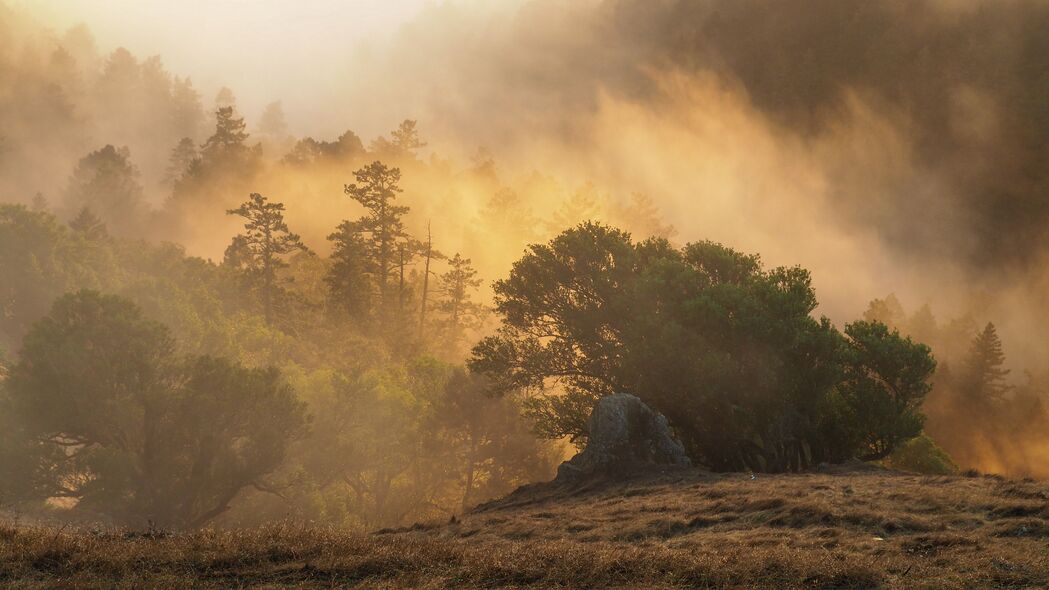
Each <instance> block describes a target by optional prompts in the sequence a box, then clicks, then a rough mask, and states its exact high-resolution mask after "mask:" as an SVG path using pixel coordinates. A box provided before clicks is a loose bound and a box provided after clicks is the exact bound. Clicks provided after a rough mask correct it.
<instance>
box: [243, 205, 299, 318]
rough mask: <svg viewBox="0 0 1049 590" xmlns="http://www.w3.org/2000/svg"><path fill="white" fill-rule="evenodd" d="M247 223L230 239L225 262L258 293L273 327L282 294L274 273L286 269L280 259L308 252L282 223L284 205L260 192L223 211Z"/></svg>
mask: <svg viewBox="0 0 1049 590" xmlns="http://www.w3.org/2000/svg"><path fill="white" fill-rule="evenodd" d="M226 213H227V214H229V215H238V216H240V217H243V218H244V219H246V220H247V223H245V224H244V229H245V230H247V231H246V233H243V234H240V235H238V236H236V237H234V238H233V242H232V244H230V247H229V248H227V250H226V259H225V263H226V264H228V265H229V266H232V267H234V268H240V269H242V270H243V271H244V273H245V276H246V277H247V278H248V279H249V284H250V285H251V286H252V287H254V288H255V289H257V290H258V291H259V292H260V296H261V299H262V309H263V314H264V315H265V317H266V323H268V324H272V323H273V317H274V313H275V311H276V308H277V307H278V305H279V301H280V299H281V298H282V296H283V295H284V294H285V291H284V289H283V288H282V287H281V285H280V281H279V280H278V277H277V271H278V270H279V269H281V268H283V267H286V266H288V263H287V262H285V261H284V259H283V257H284V256H286V255H288V254H291V253H292V252H295V251H304V252H306V251H308V249H307V248H306V246H305V245H304V244H303V243H302V240H300V239H299V236H298V235H297V234H293V233H291V231H289V230H288V224H287V223H285V222H284V204H283V203H270V202H269V201H268V200H267V199H266V197H264V196H262V195H260V194H259V193H252V194H251V197H250V198H249V199H248V200H247V201H246V202H244V203H243V204H242V205H241V206H240V207H238V208H236V209H230V210H229V211H227V212H226Z"/></svg>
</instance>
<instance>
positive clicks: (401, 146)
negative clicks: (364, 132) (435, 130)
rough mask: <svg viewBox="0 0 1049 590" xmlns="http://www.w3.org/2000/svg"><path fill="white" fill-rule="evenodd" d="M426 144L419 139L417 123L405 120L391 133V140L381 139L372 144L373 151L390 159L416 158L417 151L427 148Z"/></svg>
mask: <svg viewBox="0 0 1049 590" xmlns="http://www.w3.org/2000/svg"><path fill="white" fill-rule="evenodd" d="M425 146H426V142H424V141H422V140H421V139H420V138H419V130H418V129H417V128H416V121H414V120H412V119H405V120H404V121H401V124H400V125H398V126H397V129H394V130H393V132H391V133H390V139H386V138H385V137H379V138H378V139H376V140H375V141H373V142H372V143H371V146H370V147H371V151H372V152H374V153H376V154H378V155H380V156H384V157H389V158H394V159H397V158H408V157H414V156H415V150H417V149H419V148H422V147H425Z"/></svg>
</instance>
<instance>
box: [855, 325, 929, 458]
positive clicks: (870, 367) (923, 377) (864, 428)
mask: <svg viewBox="0 0 1049 590" xmlns="http://www.w3.org/2000/svg"><path fill="white" fill-rule="evenodd" d="M845 334H846V336H848V338H849V344H850V346H849V348H848V351H847V353H846V354H847V356H846V361H845V363H844V365H843V366H844V377H843V379H842V383H841V384H840V385H839V387H838V390H839V394H840V395H841V396H842V397H843V398H844V400H845V403H846V405H847V406H848V408H849V412H850V418H851V419H850V420H849V423H850V424H851V425H854V426H855V427H856V428H857V431H856V433H855V435H856V437H857V441H856V445H857V448H858V449H859V450H860V453H859V455H858V458H859V459H861V460H863V461H874V460H878V459H884V458H885V457H888V456H889V455H890V454H891V453H892V452H893V451H894V450H895V449H897V448H898V447H900V445H902V444H903V443H905V442H907V441H908V440H910V439H912V438H914V437H916V436H918V435H919V434H921V432H922V425H923V424H924V421H925V417H924V416H923V415H922V413H921V403H922V401H923V400H924V399H925V396H926V394H928V393H929V390H930V389H931V388H932V386H931V385H930V384H929V379H930V378H931V377H932V374H933V372H934V371H935V370H936V362H935V361H934V360H933V358H932V354H931V351H930V350H929V347H927V346H925V345H924V344H916V343H914V342H912V341H911V340H910V339H909V338H904V337H902V336H900V334H899V332H897V331H896V330H892V331H891V332H890V331H889V328H888V327H887V326H885V324H882V323H878V322H866V321H861V322H854V323H852V324H849V325H847V326H846V327H845Z"/></svg>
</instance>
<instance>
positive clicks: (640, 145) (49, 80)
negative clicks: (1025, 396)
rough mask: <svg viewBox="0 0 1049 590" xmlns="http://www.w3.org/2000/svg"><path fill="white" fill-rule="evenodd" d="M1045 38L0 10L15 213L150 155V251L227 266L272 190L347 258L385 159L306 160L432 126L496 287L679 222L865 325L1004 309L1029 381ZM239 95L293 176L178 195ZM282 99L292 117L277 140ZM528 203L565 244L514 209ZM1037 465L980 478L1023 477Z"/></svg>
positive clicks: (332, 14) (318, 1)
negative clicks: (181, 174) (312, 150)
mask: <svg viewBox="0 0 1049 590" xmlns="http://www.w3.org/2000/svg"><path fill="white" fill-rule="evenodd" d="M1047 27H1049V3H1046V2H1041V1H1037V0H1004V1H1000V2H993V3H992V2H987V1H984V0H885V1H882V2H877V3H874V2H866V1H862V0H817V1H816V2H812V3H809V4H806V5H805V6H804V7H803V8H801V7H799V6H798V5H797V4H791V3H783V2H777V1H774V0H738V1H732V2H729V1H724V0H696V1H685V0H583V1H570V0H506V1H503V2H483V1H480V0H460V1H447V2H438V1H434V0H429V1H427V0H401V1H396V2H391V1H380V0H359V1H349V2H347V1H338V0H297V1H293V0H211V1H209V0H189V1H185V2H178V3H175V2H168V1H164V0H35V1H31V2H29V1H27V2H21V3H20V2H17V1H16V2H7V5H6V7H5V6H4V4H3V2H2V0H0V32H2V31H4V30H6V31H8V32H10V33H11V34H10V35H8V36H7V38H6V39H2V38H0V76H3V77H0V90H2V93H0V108H3V109H4V110H3V111H0V136H2V137H3V138H4V143H3V144H0V150H2V151H0V157H2V158H3V159H2V160H0V170H2V172H3V179H2V180H0V200H3V201H15V202H21V203H30V202H31V200H32V199H33V197H34V195H36V194H38V193H39V194H41V195H42V196H43V197H45V198H46V199H47V200H48V201H49V202H50V203H51V204H52V205H53V207H52V208H53V209H54V210H55V211H56V212H57V213H59V214H60V217H61V216H65V218H68V217H70V216H71V213H72V211H62V210H61V208H60V207H59V204H60V203H61V202H62V200H63V199H64V198H67V197H64V196H63V195H65V194H66V193H68V192H69V191H68V189H67V185H68V184H69V177H70V175H71V174H72V171H73V169H74V166H76V164H77V161H78V160H79V159H80V158H82V157H83V156H84V155H85V154H87V153H89V152H91V151H93V150H97V149H99V148H101V147H102V146H103V145H106V144H113V145H116V146H125V145H126V146H127V147H128V148H129V150H130V159H131V161H132V162H133V163H134V165H135V166H136V167H137V168H138V169H139V170H140V171H141V184H142V188H143V191H144V200H145V201H146V202H147V203H148V204H149V207H150V209H151V212H152V213H151V217H149V221H148V222H142V223H141V224H140V226H139V227H137V228H136V231H129V232H128V233H129V235H135V236H136V237H147V238H149V239H151V240H153V241H159V240H170V241H173V242H177V243H180V244H183V245H185V247H186V249H187V251H188V252H189V253H190V254H193V255H199V256H203V257H206V258H211V259H214V260H220V259H221V258H222V256H223V252H224V249H225V248H226V246H227V245H228V244H229V242H230V238H231V237H232V236H233V234H234V233H235V232H236V231H237V230H238V228H239V224H238V222H236V221H234V220H231V219H229V218H228V216H226V215H225V214H224V212H225V210H226V209H228V208H231V207H234V206H236V205H237V204H239V203H240V202H241V201H243V200H244V198H245V197H246V192H247V191H248V190H250V191H252V192H261V193H263V194H267V195H271V197H272V198H274V199H277V200H280V201H282V202H284V203H285V204H286V205H287V208H288V212H287V215H288V220H289V224H290V225H291V226H292V227H293V228H294V229H295V230H296V231H297V232H299V233H300V234H301V235H302V237H303V240H304V242H305V243H306V244H307V245H308V246H309V247H310V248H312V249H313V250H314V251H316V252H318V253H320V254H322V255H326V254H327V253H328V251H329V248H330V246H329V244H328V242H327V241H326V238H327V236H328V234H329V233H330V232H331V231H332V228H333V227H334V226H336V225H337V223H338V221H339V220H341V219H344V218H349V217H351V216H353V215H354V214H355V213H356V211H357V209H356V206H355V205H353V204H352V203H350V202H349V201H348V200H347V199H346V197H345V195H344V194H343V185H344V184H345V183H349V182H352V180H353V179H352V172H353V170H354V169H355V168H356V167H357V166H359V165H361V164H363V163H365V161H366V160H369V159H370V156H369V155H367V154H361V153H358V154H355V155H351V156H345V158H344V159H341V160H337V161H330V162H327V163H322V164H317V165H313V166H311V167H305V168H304V167H298V168H297V167H295V166H292V165H289V164H288V163H287V160H286V159H285V160H284V161H282V158H284V157H285V155H286V154H288V153H289V152H291V151H292V150H293V148H294V146H295V145H296V141H297V140H301V139H303V138H305V137H312V138H314V139H317V140H320V141H328V142H334V141H335V140H336V138H338V137H340V136H341V135H342V134H343V133H344V132H345V131H347V130H351V131H353V132H354V133H356V135H357V136H359V137H360V139H361V140H362V141H363V144H362V145H364V146H369V145H370V144H369V142H370V141H371V140H373V139H375V138H377V137H379V136H380V135H387V134H389V133H390V131H391V130H392V129H395V128H396V127H397V125H398V124H399V123H400V122H401V121H402V120H404V119H411V120H415V121H417V122H418V128H419V129H420V133H421V138H422V140H423V141H424V142H426V145H425V146H424V147H422V148H420V149H418V150H417V151H416V152H415V153H414V154H413V155H412V157H411V158H406V161H405V162H404V163H403V165H402V168H403V170H404V175H405V176H404V188H405V193H404V202H405V203H406V204H408V205H410V206H411V207H412V213H411V216H410V218H409V219H408V220H407V221H406V224H407V225H408V227H409V229H410V230H411V232H412V233H413V234H414V235H416V236H421V235H424V234H425V232H426V231H427V228H428V227H431V226H432V228H433V230H434V232H435V234H434V235H435V240H436V243H437V244H438V245H439V247H440V248H441V249H442V250H443V251H444V252H445V253H448V254H450V253H454V252H456V251H460V252H463V253H464V255H467V256H470V257H472V258H473V260H474V264H475V266H476V267H477V269H478V270H479V271H480V273H481V276H482V277H483V279H484V280H485V286H484V287H483V288H482V292H483V293H484V295H483V297H485V298H487V297H488V296H489V293H488V291H487V289H488V285H490V283H491V281H493V280H496V279H499V278H502V277H504V276H505V274H506V272H507V271H508V270H509V268H510V264H511V263H512V261H513V260H514V259H515V258H516V257H518V256H519V255H520V254H521V252H522V251H523V250H524V248H525V246H526V245H527V243H529V242H532V241H537V240H544V239H547V238H549V237H551V236H552V235H554V234H556V233H557V231H560V229H563V227H555V226H556V224H557V223H559V222H564V223H565V224H572V223H576V222H580V221H583V217H590V218H596V219H598V220H601V221H605V222H608V223H611V224H614V225H623V226H626V227H627V228H628V229H630V230H632V231H634V233H635V234H636V237H639V238H644V237H648V236H649V235H654V234H663V235H666V234H668V233H671V232H665V231H661V228H663V225H672V226H673V230H674V231H673V232H672V233H671V237H672V240H673V241H674V242H675V243H678V244H684V243H687V242H691V241H696V240H703V239H709V240H714V241H718V242H722V243H724V244H726V245H728V246H731V247H733V248H736V249H739V250H741V251H745V252H754V253H759V254H760V255H761V256H762V259H763V260H764V261H765V262H766V264H768V265H770V266H776V265H800V266H802V267H804V268H807V269H809V270H811V271H812V275H813V281H814V284H815V287H816V291H817V294H818V295H819V301H820V307H819V308H818V310H817V313H818V314H825V315H827V316H828V317H829V318H831V319H832V320H833V321H834V322H835V323H837V324H839V325H842V324H844V323H845V322H846V321H850V320H852V319H855V318H857V317H860V316H861V315H862V314H863V313H864V311H865V310H867V308H868V305H869V303H870V301H871V300H872V299H875V298H882V297H885V296H886V295H888V294H890V293H891V294H895V296H896V297H897V298H898V299H899V301H900V302H901V303H902V305H903V308H904V309H905V310H906V313H907V314H912V313H914V312H915V311H917V310H918V309H919V308H920V307H921V306H923V305H925V304H928V305H929V306H930V309H931V310H932V313H933V314H934V315H935V317H936V320H937V321H939V322H940V324H941V325H946V324H948V323H949V322H950V321H951V320H954V319H958V318H966V319H967V320H968V321H970V322H971V323H972V324H973V325H974V326H983V325H984V324H985V323H986V322H989V321H993V322H994V323H995V325H997V326H998V328H999V333H1000V334H1001V336H1002V340H1003V341H1004V343H1005V349H1006V353H1007V366H1008V367H1009V368H1011V369H1012V373H1011V375H1010V376H1009V380H1010V383H1012V384H1014V385H1024V384H1025V383H1026V382H1027V378H1028V374H1030V375H1033V376H1039V375H1042V374H1043V373H1045V370H1046V367H1045V359H1046V358H1049V339H1047V338H1046V333H1047V332H1049V300H1047V298H1046V297H1045V293H1046V288H1047V287H1049V270H1047V269H1049V265H1047V264H1046V263H1047V262H1049V232H1047V231H1046V229H1045V228H1046V227H1049V167H1047V166H1046V164H1047V163H1049V110H1047V109H1049V106H1047V105H1049V82H1047V80H1049V41H1047V40H1046V36H1045V35H1044V31H1045V30H1046V28H1047ZM0 37H3V35H0ZM118 48H126V49H127V50H128V51H129V52H130V55H126V54H123V53H119V52H117V53H114V52H116V51H117V50H118ZM114 56H116V57H114ZM151 56H159V60H156V61H149V58H150V57H151ZM67 57H68V58H69V59H66V58H67ZM129 64H130V65H129ZM136 68H138V69H136ZM132 70H134V71H135V72H139V73H136V74H134V76H137V77H136V78H135V80H138V81H136V82H127V81H126V80H127V79H129V78H126V77H124V78H122V77H121V76H122V75H123V74H121V72H127V71H132ZM4 78H6V80H5V79H4ZM187 79H188V80H191V85H190V84H189V82H187V81H186V80H187ZM179 84H183V85H184V86H179ZM129 88H134V89H135V90H134V92H132V91H130V90H127V89H129ZM158 88H160V89H162V91H158V90H157V89H158ZM173 88H174V89H175V90H172V89H173ZM179 88H181V89H182V90H181V91H179ZM187 88H188V89H189V90H187ZM222 88H228V89H230V90H232V93H233V95H234V96H235V103H234V104H235V106H236V113H237V114H238V116H243V117H244V119H245V121H246V122H247V132H248V133H250V134H251V140H250V141H251V143H252V144H254V143H255V142H256V141H257V142H259V143H260V145H261V148H260V149H261V150H262V154H263V156H262V157H263V160H264V162H265V164H264V165H263V166H262V167H261V168H260V169H259V171H258V172H253V176H251V177H250V179H248V180H244V179H241V180H236V181H229V184H228V185H221V186H220V185H219V184H216V185H214V186H210V187H203V188H202V187H191V188H186V187H185V186H183V187H182V188H181V189H179V188H178V185H177V183H175V185H174V186H175V188H174V189H173V185H172V183H171V182H168V181H165V180H164V176H165V174H166V170H167V169H168V165H169V163H168V158H169V155H170V153H171V150H172V148H173V147H174V146H175V144H176V143H177V141H178V140H179V139H180V138H182V137H189V138H190V139H191V140H192V141H193V142H194V143H195V144H196V145H200V144H202V143H203V142H204V140H205V139H206V138H207V137H208V136H209V135H210V134H211V130H212V129H213V113H214V110H215V107H216V106H221V105H220V104H219V103H220V102H222V101H221V100H220V101H216V95H217V94H218V93H219V92H220V89H222ZM56 89H57V90H56ZM179 92H181V94H179ZM159 95H162V98H156V96H159ZM275 101H279V102H280V105H281V108H282V109H283V113H284V116H285V117H286V123H287V126H286V129H281V130H279V131H272V130H271V131H267V130H265V125H264V124H263V123H262V119H263V112H264V111H265V110H266V109H267V105H271V104H272V103H274V102H275ZM156 105H163V109H166V110H164V114H163V115H158V112H159V111H157V110H153V107H154V106H156ZM4 111H6V112H4ZM56 113H57V114H56ZM373 152H374V153H379V150H377V149H375V150H373ZM369 153H372V152H369ZM242 181H243V182H242ZM223 182H226V180H223ZM238 183H239V184H238ZM216 187H218V188H216ZM231 187H232V188H231ZM503 189H508V190H512V191H513V192H514V194H516V195H518V196H519V197H520V198H521V200H522V202H523V204H522V205H521V209H520V210H519V211H518V213H520V212H523V211H525V210H526V209H527V212H528V214H529V215H533V216H534V217H535V221H536V223H535V224H534V225H536V226H537V227H542V228H543V229H542V230H536V231H534V232H528V231H516V230H517V229H520V228H513V227H511V229H514V230H515V231H509V230H508V229H507V227H508V226H507V225H503V226H497V225H496V224H495V222H493V221H492V219H491V203H492V202H493V195H496V194H499V191H501V190H503ZM179 190H182V191H183V193H185V194H179ZM209 191H210V192H209ZM186 194H189V195H190V197H192V198H190V197H186V196H185V195H186ZM638 194H640V195H645V196H647V198H649V199H651V205H652V206H653V211H654V212H655V214H654V215H655V216H654V217H653V218H652V219H647V220H645V221H646V222H645V223H641V222H640V221H639V218H638V216H637V215H635V214H634V213H636V210H631V209H629V205H630V203H631V202H632V201H631V199H632V198H634V197H632V195H638ZM580 195H582V196H580ZM573 198H575V199H576V201H573ZM591 198H592V199H593V203H591V205H592V206H590V205H588V206H582V205H580V203H583V202H585V201H586V200H587V199H591ZM179 199H182V201H180V200H179ZM185 203H190V204H188V205H187V204H185ZM631 211H634V213H631ZM513 222H514V220H513V219H511V221H510V223H509V224H508V225H509V226H513V225H514V223H513ZM631 222H636V225H634V226H630V224H631ZM661 224H662V225H661ZM904 324H905V322H903V321H902V320H901V321H900V323H899V326H898V327H900V328H901V329H906V326H905V325H904ZM971 336H972V334H971V333H965V334H964V335H963V336H962V337H961V341H960V342H953V343H951V344H950V347H953V348H951V350H952V351H953V350H955V349H958V350H963V351H964V349H965V346H966V343H967V342H968V340H969V339H970V337H971ZM941 338H947V337H946V336H941ZM941 348H942V349H944V352H943V354H942V355H941V354H940V350H936V344H934V352H936V353H937V354H938V356H940V357H941V360H942V361H943V360H947V361H950V362H953V363H954V364H957V361H958V360H959V359H960V358H961V356H962V355H961V353H957V354H954V353H948V352H947V350H946V349H947V348H948V346H947V345H943V346H942V347H941ZM460 352H461V351H460ZM941 364H946V363H941ZM1040 444H1041V443H1038V444H1034V445H1031V446H1030V448H1031V449H1036V450H1032V451H1031V453H1030V454H1031V456H1037V457H1041V456H1042V455H1043V452H1042V450H1041V449H1042V448H1043V446H1039V445H1040ZM992 446H993V445H992ZM1011 452H1012V451H1009V450H1007V449H1002V448H997V449H995V450H993V451H987V452H986V456H981V457H980V458H978V459H973V461H975V462H976V463H978V464H979V465H981V466H983V467H985V468H993V469H1001V470H1005V471H1009V470H1011V469H1012V470H1014V471H1016V472H1019V468H1016V469H1014V467H1013V463H1010V462H1009V461H1008V460H1002V459H1001V457H1003V456H1006V455H1009V454H1010V453H1011ZM971 456H972V455H970V457H971ZM1029 461H1030V458H1029V457H1028V458H1024V459H1023V460H1022V461H1021V463H1024V464H1025V465H1027V467H1025V469H1028V470H1030V469H1032V468H1031V467H1030V465H1029ZM1038 469H1039V470H1041V471H1040V472H1041V473H1045V472H1046V471H1045V469H1044V468H1043V467H1039V468H1038Z"/></svg>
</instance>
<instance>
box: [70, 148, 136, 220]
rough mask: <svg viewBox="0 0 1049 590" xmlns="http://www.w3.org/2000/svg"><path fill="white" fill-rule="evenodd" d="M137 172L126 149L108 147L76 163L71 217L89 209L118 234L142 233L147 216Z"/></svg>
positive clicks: (71, 180) (71, 186)
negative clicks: (142, 223)
mask: <svg viewBox="0 0 1049 590" xmlns="http://www.w3.org/2000/svg"><path fill="white" fill-rule="evenodd" d="M138 178H139V173H138V169H137V168H136V167H135V166H134V165H133V164H132V163H131V153H130V151H129V150H128V149H127V148H126V147H123V148H116V147H114V146H112V145H107V146H105V147H103V148H102V149H100V150H97V151H94V152H91V153H90V154H88V155H86V156H84V157H83V158H81V159H80V161H79V162H78V163H77V166H76V169H75V170H74V171H73V176H72V178H70V181H69V188H68V190H67V191H66V199H65V207H66V210H67V211H68V212H69V214H72V213H73V212H79V211H80V210H81V209H83V208H84V207H90V208H91V210H92V211H93V212H94V213H95V214H96V215H98V216H99V217H100V218H101V219H102V221H104V222H105V223H106V224H107V225H109V227H110V228H112V229H114V230H117V232H119V233H125V232H126V233H134V232H137V231H140V230H141V222H142V219H143V216H144V215H145V213H146V204H145V197H144V196H143V192H142V185H141V184H139V182H138Z"/></svg>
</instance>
